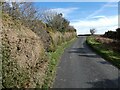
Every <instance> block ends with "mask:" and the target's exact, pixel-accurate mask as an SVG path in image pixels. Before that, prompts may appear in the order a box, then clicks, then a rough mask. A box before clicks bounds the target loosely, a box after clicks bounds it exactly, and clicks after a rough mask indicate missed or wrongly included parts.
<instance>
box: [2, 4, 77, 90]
mask: <svg viewBox="0 0 120 90" xmlns="http://www.w3.org/2000/svg"><path fill="white" fill-rule="evenodd" d="M0 7H2V25H1V26H2V87H3V88H41V87H42V85H45V87H46V85H48V83H50V82H51V81H52V79H53V78H51V79H46V78H47V77H46V74H47V75H48V76H50V75H53V74H51V70H52V69H53V68H55V64H56V63H57V60H58V59H59V57H60V56H59V55H60V54H61V53H62V52H63V48H65V47H66V44H65V42H66V43H67V42H69V41H70V40H72V39H73V38H75V37H76V30H75V29H74V27H72V26H70V22H69V21H68V20H67V19H65V18H64V17H63V16H62V14H59V13H56V12H52V11H50V10H49V9H47V10H36V8H35V7H34V5H33V3H32V2H23V3H21V2H18V3H17V2H12V3H11V5H10V3H7V2H2V3H1V4H0ZM42 11H43V12H42ZM41 16H42V17H41ZM0 24H1V23H0ZM58 46H59V48H60V49H59V48H58ZM46 72H47V73H46ZM48 72H50V73H48ZM49 74H50V75H49ZM49 78H50V77H49ZM46 80H49V81H48V82H46ZM44 83H47V84H44Z"/></svg>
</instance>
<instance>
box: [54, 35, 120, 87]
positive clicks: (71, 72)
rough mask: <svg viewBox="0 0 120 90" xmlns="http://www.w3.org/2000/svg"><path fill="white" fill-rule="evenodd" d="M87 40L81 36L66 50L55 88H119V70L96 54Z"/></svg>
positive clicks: (58, 69) (60, 64)
mask: <svg viewBox="0 0 120 90" xmlns="http://www.w3.org/2000/svg"><path fill="white" fill-rule="evenodd" d="M85 40H86V36H80V37H78V39H77V40H76V41H75V42H74V43H73V44H72V45H71V46H70V47H69V48H67V49H66V50H65V52H64V54H63V55H62V57H61V60H60V63H59V65H58V68H57V74H56V78H55V81H54V84H53V88H118V87H119V86H120V73H119V70H118V69H117V68H116V67H114V66H113V65H111V64H110V63H109V62H107V61H105V60H104V59H103V58H101V57H100V56H99V55H97V54H96V53H94V52H93V51H92V50H91V49H90V48H89V47H88V46H87V45H86V43H85ZM119 88H120V87H119Z"/></svg>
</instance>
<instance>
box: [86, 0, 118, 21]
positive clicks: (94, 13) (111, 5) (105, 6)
mask: <svg viewBox="0 0 120 90" xmlns="http://www.w3.org/2000/svg"><path fill="white" fill-rule="evenodd" d="M113 1H114V3H113ZM115 1H116V0H111V2H107V3H106V4H105V5H103V6H102V7H101V8H100V9H98V10H96V11H95V12H93V13H92V14H90V15H89V16H88V17H86V19H89V18H91V17H93V16H96V15H97V14H99V13H100V12H102V11H103V10H104V9H105V8H109V7H118V5H117V3H115Z"/></svg>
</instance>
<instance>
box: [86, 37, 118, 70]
mask: <svg viewBox="0 0 120 90" xmlns="http://www.w3.org/2000/svg"><path fill="white" fill-rule="evenodd" d="M86 42H87V44H88V45H89V46H90V47H91V48H92V49H93V50H94V51H95V52H96V53H98V54H99V55H101V56H102V57H103V58H104V59H106V60H107V61H109V62H110V63H112V64H113V65H115V66H116V67H118V68H119V69H120V53H118V52H115V51H113V50H112V49H110V48H107V47H106V46H105V45H103V44H102V43H100V42H98V41H96V40H95V37H94V36H89V37H87V40H86Z"/></svg>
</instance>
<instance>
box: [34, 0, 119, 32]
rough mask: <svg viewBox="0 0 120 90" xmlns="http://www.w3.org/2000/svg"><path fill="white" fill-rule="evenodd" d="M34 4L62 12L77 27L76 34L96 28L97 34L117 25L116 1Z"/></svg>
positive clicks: (112, 28)
mask: <svg viewBox="0 0 120 90" xmlns="http://www.w3.org/2000/svg"><path fill="white" fill-rule="evenodd" d="M34 4H35V6H37V7H40V8H47V9H51V10H53V11H56V12H58V13H63V16H64V17H65V18H67V19H68V20H69V21H70V22H71V23H70V24H71V25H72V26H74V27H75V28H76V29H77V34H89V30H90V28H96V31H97V32H96V33H97V34H103V33H105V31H108V30H113V31H114V30H115V29H116V28H117V27H118V3H117V2H35V3H34Z"/></svg>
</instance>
